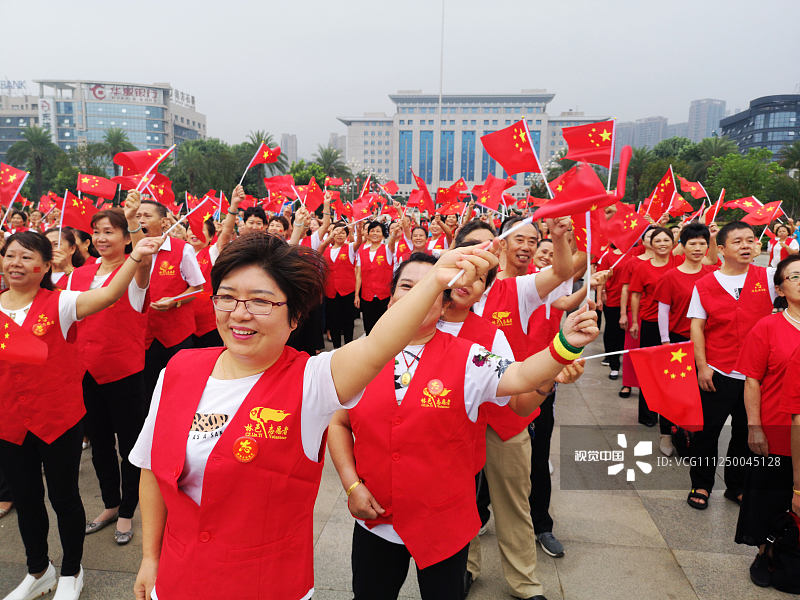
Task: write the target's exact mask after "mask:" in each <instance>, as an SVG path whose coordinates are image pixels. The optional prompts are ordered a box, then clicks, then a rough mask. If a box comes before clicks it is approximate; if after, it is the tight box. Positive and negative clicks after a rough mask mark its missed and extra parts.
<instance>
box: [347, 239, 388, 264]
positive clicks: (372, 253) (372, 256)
mask: <svg viewBox="0 0 800 600" xmlns="http://www.w3.org/2000/svg"><path fill="white" fill-rule="evenodd" d="M383 246H384V247H385V248H386V262H387V264H390V265H391V264H392V262H393V260H394V255H393V254H392V250H391V249H390V248H389V245H388V244H385V243H384V244H383ZM379 249H380V248H376V249H375V250H373V249H372V247H370V249H369V260H370V262H372V261H374V260H375V255H376V254H377V253H378V250H379ZM356 265H358V266H359V267H360V266H361V254H356Z"/></svg>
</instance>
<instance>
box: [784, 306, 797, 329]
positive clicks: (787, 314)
mask: <svg viewBox="0 0 800 600" xmlns="http://www.w3.org/2000/svg"><path fill="white" fill-rule="evenodd" d="M783 315H784V316H785V317H786V318H787V319H789V320H790V321H792V322H793V323H795V324H797V325H800V320H798V319H795V318H794V317H793V316H792V315H790V314H789V309H788V308H787V309H785V310H784V311H783Z"/></svg>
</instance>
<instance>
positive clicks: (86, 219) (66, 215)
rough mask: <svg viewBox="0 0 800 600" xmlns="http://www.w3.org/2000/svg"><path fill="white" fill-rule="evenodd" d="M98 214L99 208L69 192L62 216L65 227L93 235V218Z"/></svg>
mask: <svg viewBox="0 0 800 600" xmlns="http://www.w3.org/2000/svg"><path fill="white" fill-rule="evenodd" d="M96 212H98V211H97V208H95V206H94V205H93V204H92V203H91V202H89V201H88V199H86V198H78V197H77V196H76V195H74V194H73V193H72V192H70V191H67V200H66V202H65V203H64V211H63V213H62V215H61V218H62V222H63V225H64V227H72V228H73V229H77V230H79V231H85V232H86V233H92V216H94V214H95V213H96Z"/></svg>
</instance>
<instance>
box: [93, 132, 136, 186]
mask: <svg viewBox="0 0 800 600" xmlns="http://www.w3.org/2000/svg"><path fill="white" fill-rule="evenodd" d="M101 143H102V144H103V150H104V154H105V158H106V163H105V164H106V166H108V165H110V166H111V167H112V169H113V171H114V176H117V175H119V172H120V167H119V165H117V164H115V163H114V156H115V155H116V154H117V153H118V152H133V151H134V150H136V146H134V145H133V144H132V143H131V141H130V140H129V139H128V134H127V133H126V132H125V130H124V129H121V128H119V127H110V128H109V129H106V131H105V134H104V135H103V141H102V142H101Z"/></svg>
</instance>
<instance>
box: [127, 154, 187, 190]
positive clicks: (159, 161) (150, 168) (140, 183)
mask: <svg viewBox="0 0 800 600" xmlns="http://www.w3.org/2000/svg"><path fill="white" fill-rule="evenodd" d="M176 146H177V145H176V144H172V146H170V147H169V148H167V151H166V152H164V154H162V155H161V156H160V157H159V159H158V160H156V161H155V162H154V163H153V164H152V165H150V167H149V168H148V169H147V171H145V172H144V177H142V179H141V181H139V185H137V186H136V191H137V192H141V191H142V190H141V189H139V186H141V185H142V181H144V180H145V179H146V178H147V176H148V175H150V173H152V171H153V169H155V168H156V167H157V166H158V165H160V164H161V163H162V162H164V159H165V158H167V156H169V155H170V154H172V151H173V150H175V148H176ZM153 178H155V175H153ZM151 181H153V180H152V179H151V180H150V181H148V182H147V184H148V185H150V182H151Z"/></svg>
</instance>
